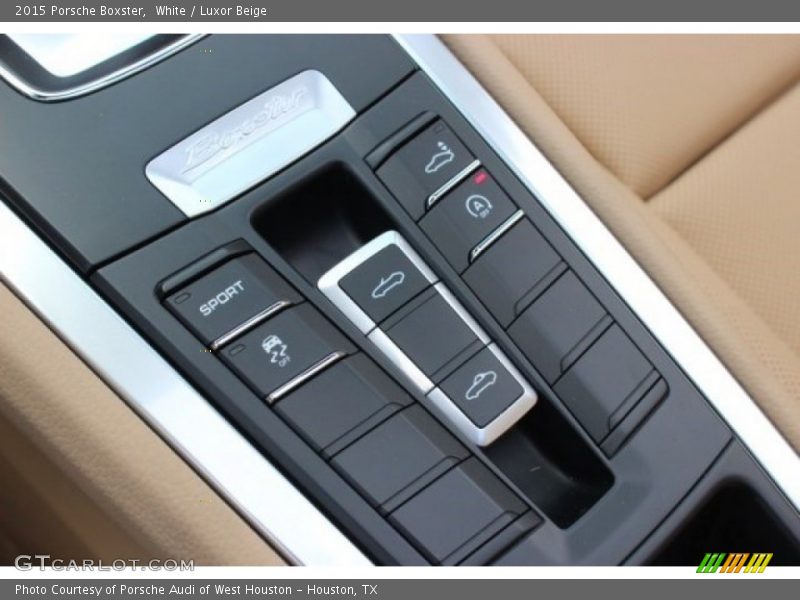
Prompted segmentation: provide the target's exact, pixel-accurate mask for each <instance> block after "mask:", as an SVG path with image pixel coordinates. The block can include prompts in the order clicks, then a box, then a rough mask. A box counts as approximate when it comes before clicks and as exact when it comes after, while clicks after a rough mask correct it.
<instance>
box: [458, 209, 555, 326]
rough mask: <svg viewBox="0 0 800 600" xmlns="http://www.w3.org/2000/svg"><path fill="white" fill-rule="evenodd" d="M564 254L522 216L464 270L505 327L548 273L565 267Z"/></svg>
mask: <svg viewBox="0 0 800 600" xmlns="http://www.w3.org/2000/svg"><path fill="white" fill-rule="evenodd" d="M559 265H563V263H562V262H561V257H560V256H559V255H558V254H556V252H555V250H553V248H552V247H551V246H550V244H548V243H547V241H546V240H545V239H544V237H542V235H541V234H540V233H539V232H538V231H537V230H536V228H535V227H534V226H533V225H532V224H531V223H530V222H529V221H527V220H522V221H520V222H519V223H517V224H516V225H514V227H512V228H511V229H510V230H508V231H507V232H506V233H505V234H503V236H502V237H501V238H500V239H498V240H497V241H496V242H494V243H493V244H492V245H491V246H489V248H488V249H487V250H486V251H485V252H483V253H482V254H481V255H480V256H479V257H478V258H477V259H476V261H475V262H474V263H473V264H472V266H470V268H469V269H467V271H466V272H465V273H464V281H466V282H467V285H469V287H471V288H472V291H474V292H475V294H476V295H477V296H478V298H480V299H481V301H482V302H483V304H484V305H485V306H486V308H487V309H488V310H489V312H490V313H492V315H494V317H495V318H496V319H497V320H498V321H499V322H500V324H501V325H502V326H503V327H508V325H509V324H510V323H511V322H512V321H513V320H514V319H515V318H516V317H517V315H518V314H519V313H520V312H521V311H522V310H523V309H524V308H525V306H527V305H528V304H529V303H530V300H529V298H530V297H531V296H532V295H534V294H536V292H537V291H539V285H538V284H540V283H547V282H552V279H550V278H548V275H551V274H552V275H555V276H557V275H558V274H559V273H561V272H562V271H563V269H564V268H565V267H563V266H562V270H561V271H559V270H558V266H559Z"/></svg>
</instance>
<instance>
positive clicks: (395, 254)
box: [339, 244, 430, 323]
mask: <svg viewBox="0 0 800 600" xmlns="http://www.w3.org/2000/svg"><path fill="white" fill-rule="evenodd" d="M429 285H430V282H429V281H428V280H427V279H426V278H425V276H424V275H423V274H422V273H421V272H420V270H419V269H418V268H417V267H416V266H415V265H414V263H413V262H411V259H409V258H408V256H407V255H406V253H405V252H403V251H402V250H401V249H400V247H399V246H396V245H394V244H391V245H389V246H386V247H385V248H383V249H382V250H380V251H378V252H377V253H375V254H373V255H372V256H371V257H370V258H368V259H367V260H366V261H364V262H363V263H361V264H360V265H359V266H357V267H356V268H355V269H353V270H352V271H351V272H350V273H348V274H347V275H345V276H344V277H343V278H342V279H341V280H340V281H339V286H340V287H341V288H342V289H343V290H344V291H345V293H346V294H347V295H348V296H350V298H352V299H353V301H354V302H355V303H356V304H358V306H359V307H360V308H361V310H363V311H364V312H365V313H367V315H368V316H369V318H370V319H372V320H373V321H374V322H375V323H380V322H381V321H383V320H384V319H385V318H386V317H388V316H389V315H391V314H392V313H393V312H394V311H396V310H397V309H398V308H400V307H401V306H403V305H405V304H406V303H407V302H408V301H409V300H411V299H412V298H414V297H415V296H416V295H417V294H419V293H420V292H422V291H423V290H424V289H426V288H427V287H428V286H429Z"/></svg>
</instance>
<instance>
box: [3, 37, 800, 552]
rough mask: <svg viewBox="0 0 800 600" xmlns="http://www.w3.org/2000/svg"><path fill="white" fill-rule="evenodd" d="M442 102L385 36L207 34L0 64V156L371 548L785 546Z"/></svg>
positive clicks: (642, 347)
mask: <svg viewBox="0 0 800 600" xmlns="http://www.w3.org/2000/svg"><path fill="white" fill-rule="evenodd" d="M436 52H440V53H442V52H446V50H444V49H443V48H441V47H438V46H437V50H436ZM423 66H424V65H423ZM454 100H455V99H454V98H453V97H449V96H447V95H445V93H444V92H443V88H442V86H441V85H440V83H438V82H437V81H436V80H435V77H434V75H433V73H431V72H426V71H423V70H422V69H421V68H420V62H419V60H418V59H417V62H415V60H413V59H412V56H411V55H410V54H409V51H408V48H405V49H404V47H402V46H401V45H399V44H398V43H397V41H395V40H394V39H392V38H390V37H385V36H356V37H348V36H320V37H314V36H274V37H273V36H241V37H239V36H231V37H229V36H217V35H215V36H209V37H205V38H203V39H202V40H200V41H197V42H195V43H194V44H193V45H191V46H189V47H188V48H185V49H182V50H181V51H179V52H177V53H176V54H174V55H173V56H171V57H169V58H166V59H164V60H162V61H160V62H158V63H157V64H154V65H152V66H150V67H149V68H148V69H147V70H145V71H143V72H141V73H139V74H136V75H134V76H131V77H129V78H127V79H124V80H122V81H120V82H118V83H116V84H114V85H111V86H109V87H105V88H103V89H101V90H99V91H96V92H94V93H92V94H90V95H86V96H83V97H80V98H77V99H73V100H69V101H65V102H62V103H58V104H45V103H42V102H40V101H38V100H35V99H32V98H29V97H25V96H24V95H22V94H19V93H18V92H16V91H14V90H13V89H12V88H11V87H10V86H7V85H0V107H2V108H0V111H2V112H3V117H4V120H5V117H7V120H8V122H9V123H10V126H9V132H8V135H4V136H3V137H2V139H0V180H1V181H2V190H3V194H4V196H5V198H4V200H5V201H6V203H7V204H8V206H10V207H12V208H13V210H14V211H15V212H16V214H17V215H18V218H20V219H22V220H24V221H25V222H27V223H28V224H29V226H30V227H32V228H33V229H35V230H36V231H37V232H38V233H39V234H40V235H41V236H42V237H43V238H44V239H46V240H47V241H48V242H49V244H50V245H51V247H52V249H53V250H54V251H55V252H57V253H58V254H60V255H61V257H62V259H63V261H64V262H65V263H66V264H67V265H69V267H70V268H71V269H73V270H74V271H75V272H76V274H77V275H78V277H80V278H82V279H83V280H84V281H85V284H86V286H89V287H91V288H92V289H93V290H95V291H96V292H97V293H99V294H100V295H101V296H102V298H103V300H104V301H105V302H106V303H107V304H108V305H109V306H110V307H113V309H114V310H115V311H117V312H118V313H119V315H121V316H122V317H123V318H124V320H125V321H126V322H127V325H128V326H129V327H130V328H131V333H130V335H138V336H141V338H143V339H144V340H145V341H146V342H147V343H148V344H149V345H150V346H151V347H152V348H153V349H154V350H155V351H156V352H157V353H158V355H159V356H160V358H159V360H163V361H165V362H166V363H167V364H168V365H169V366H170V368H172V369H174V370H175V371H176V372H177V373H178V374H179V375H180V377H181V378H182V379H183V380H185V382H186V383H187V384H188V385H189V386H191V387H192V388H194V389H195V390H196V391H197V392H198V393H199V395H200V396H202V398H203V399H205V401H207V402H208V403H210V405H211V406H213V408H214V409H215V410H216V411H218V413H219V414H221V415H222V416H224V418H225V419H226V420H227V422H229V423H230V424H231V425H233V427H234V428H235V429H236V431H237V432H238V433H239V434H240V435H241V436H243V437H244V438H245V439H246V440H247V442H248V443H249V444H250V445H251V446H252V447H253V448H255V449H256V450H257V451H258V452H259V453H260V454H261V455H263V457H265V458H266V459H267V460H268V462H269V463H271V464H272V465H274V467H276V468H277V470H278V471H279V472H280V473H281V474H282V475H283V477H285V478H286V479H287V480H288V481H289V482H290V483H291V484H292V486H293V487H295V488H296V489H297V490H299V491H300V492H301V494H302V495H303V496H304V497H305V498H307V499H308V500H309V501H310V505H313V507H314V510H317V511H319V512H320V513H321V514H322V515H323V516H324V517H325V519H327V520H328V521H330V523H331V524H332V525H333V526H334V527H335V529H337V530H338V531H340V532H341V533H342V534H343V536H344V537H345V538H346V539H347V540H348V541H349V543H351V544H352V545H353V546H354V547H355V548H356V549H357V550H358V551H359V552H361V553H362V554H363V556H364V557H366V558H367V559H368V560H369V561H370V562H373V563H376V564H416V565H427V564H434V565H440V564H441V565H458V564H468V565H491V564H498V565H527V564H623V563H626V564H696V563H698V562H699V560H700V558H702V554H703V553H704V552H706V551H709V548H710V549H711V550H719V549H721V548H718V546H722V545H725V548H722V549H723V550H724V549H730V550H731V551H733V550H736V551H739V550H742V549H743V548H744V547H745V546H746V548H744V549H750V548H752V550H753V551H764V552H773V550H772V548H779V549H780V551H778V550H774V555H775V559H774V560H775V561H776V563H775V564H778V563H783V564H798V563H799V562H800V517H798V513H797V508H796V506H795V505H793V504H792V502H791V500H790V499H788V498H787V497H786V495H785V491H784V490H782V486H781V485H777V484H776V481H775V478H774V474H771V475H770V474H767V472H766V471H765V470H764V467H763V465H762V464H761V463H760V461H759V460H758V457H755V456H754V455H753V452H752V448H751V447H750V446H749V445H748V444H747V443H745V442H744V441H743V440H742V437H741V435H740V434H739V432H737V431H736V430H735V428H732V427H731V425H730V423H729V420H728V419H727V418H726V415H725V414H720V412H719V409H718V408H717V407H716V405H715V404H714V403H713V402H712V401H710V399H709V397H708V395H707V394H706V393H705V392H704V391H703V390H701V389H700V388H699V386H698V385H697V382H696V381H695V380H693V379H692V378H690V376H689V375H688V374H687V369H686V367H685V366H684V365H683V364H681V362H680V361H679V360H677V359H676V356H674V355H673V354H671V352H670V351H668V349H667V348H665V346H664V343H663V342H662V340H660V339H658V338H657V337H656V336H655V335H654V334H653V331H652V330H651V328H650V327H648V326H647V325H646V324H645V323H644V322H643V320H642V318H641V315H639V314H638V313H637V312H635V311H634V310H632V308H631V302H630V299H627V298H626V297H624V296H622V295H620V293H619V292H618V289H617V288H616V287H614V286H612V284H611V283H610V282H609V280H608V277H607V276H606V274H605V273H601V271H600V270H598V267H597V264H596V263H597V261H596V257H593V256H591V255H587V253H586V252H585V250H584V248H583V247H582V246H580V245H578V244H577V243H576V240H575V239H574V236H572V235H570V233H569V232H568V231H566V230H565V227H564V226H563V223H562V222H560V221H559V220H558V219H557V218H556V217H555V216H554V214H553V212H552V210H551V209H550V208H549V207H546V206H545V203H543V201H542V198H541V197H539V195H537V193H536V188H535V187H534V188H532V187H531V186H529V185H527V183H526V182H525V181H524V180H523V179H521V178H520V177H519V174H518V172H516V169H515V167H514V166H513V165H511V164H510V161H509V160H507V159H506V158H505V157H501V155H500V154H499V153H498V151H497V148H496V147H494V145H492V144H490V141H489V140H488V139H487V137H486V136H485V135H483V134H482V133H480V132H479V131H478V130H476V128H475V126H474V123H473V122H471V121H470V120H468V119H467V117H466V115H465V114H464V112H462V111H461V110H459V109H458V108H457V107H456V106H455V104H454ZM22 115H25V116H26V117H28V118H24V119H23V118H21V117H22ZM98 115H101V116H99V117H98ZM53 132H58V133H57V134H53ZM43 137H47V138H48V139H51V140H52V141H51V143H48V144H46V145H45V146H46V147H43V148H39V149H38V152H37V153H36V156H37V161H36V162H35V163H34V162H32V161H31V160H30V159H31V156H32V152H31V150H33V148H34V143H33V141H32V140H36V139H42V138H43ZM76 139H80V140H81V144H80V145H75V144H74V143H72V142H74V140H76ZM42 168H45V169H47V170H48V173H49V174H50V176H49V177H42V176H41V169H42ZM529 176H530V177H531V178H532V179H534V180H535V179H536V178H537V172H535V171H534V172H531V173H530V175H529ZM542 176H543V177H544V176H547V177H552V174H549V173H548V174H546V175H545V174H544V173H543V174H542ZM550 201H551V202H552V199H550ZM65 268H66V267H65ZM98 335H101V334H98ZM124 359H125V357H124V356H118V357H114V360H118V361H119V360H124ZM152 376H153V374H152V373H148V372H142V373H138V377H141V378H143V379H145V380H146V379H147V378H148V377H152ZM132 402H133V403H134V404H135V403H136V399H132ZM176 402H177V399H176ZM172 409H173V410H174V411H177V412H178V413H179V412H180V410H181V406H179V405H177V404H176V405H174V406H172ZM187 414H188V413H187ZM182 426H183V427H185V428H186V429H188V430H191V429H192V427H193V424H192V422H185V423H183V424H182ZM201 433H202V434H203V435H206V436H209V438H212V437H213V436H214V435H215V434H214V431H206V432H201ZM775 435H776V436H777V435H778V434H777V433H776V434H775ZM220 452H221V453H222V454H223V456H221V457H220V458H221V460H224V458H225V457H224V454H225V449H224V448H221V449H220ZM788 456H789V459H790V460H794V461H796V459H797V457H796V455H792V453H791V451H790V453H789V454H788ZM791 466H792V465H790V467H791ZM793 467H794V468H796V462H795V463H794V465H793ZM154 468H155V466H154ZM265 493H266V495H265V497H264V498H263V501H264V502H267V503H268V502H270V501H271V499H270V498H269V497H268V494H269V492H268V491H266V492H265ZM251 501H252V499H251ZM233 504H234V505H235V506H237V502H236V497H235V496H234V497H233ZM742 507H745V508H742ZM237 508H239V509H240V510H242V512H243V513H245V514H247V513H248V510H249V509H248V507H247V506H246V505H244V504H238V506H237ZM750 508H752V510H749V509H750ZM743 514H745V515H750V516H751V517H750V518H752V519H757V520H758V526H757V527H752V526H751V524H748V523H745V521H747V519H744V520H743V519H742V518H741V517H742V515H743ZM737 515H738V516H737ZM293 518H296V519H302V515H298V514H295V515H294V516H293ZM272 541H273V542H274V543H276V544H277V545H279V546H283V545H285V544H286V543H287V542H286V540H281V539H278V540H275V539H273V540H272ZM733 546H735V548H734V547H733ZM698 553H700V555H699V557H698ZM323 560H324V559H323ZM298 562H302V559H301V560H300V561H298Z"/></svg>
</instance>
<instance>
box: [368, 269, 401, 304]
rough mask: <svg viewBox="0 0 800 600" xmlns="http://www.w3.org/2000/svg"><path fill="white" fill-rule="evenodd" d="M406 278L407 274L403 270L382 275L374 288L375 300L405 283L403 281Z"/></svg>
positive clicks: (373, 295)
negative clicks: (385, 275)
mask: <svg viewBox="0 0 800 600" xmlns="http://www.w3.org/2000/svg"><path fill="white" fill-rule="evenodd" d="M405 280H406V274H405V273H404V272H403V271H395V272H394V273H392V274H391V275H389V276H388V277H381V280H380V281H379V282H378V285H376V286H375V289H373V290H372V297H373V298H374V299H375V300H378V299H380V298H383V297H384V296H386V294H388V293H389V292H391V291H392V290H393V289H394V288H396V287H398V286H400V285H403V282H404V281H405Z"/></svg>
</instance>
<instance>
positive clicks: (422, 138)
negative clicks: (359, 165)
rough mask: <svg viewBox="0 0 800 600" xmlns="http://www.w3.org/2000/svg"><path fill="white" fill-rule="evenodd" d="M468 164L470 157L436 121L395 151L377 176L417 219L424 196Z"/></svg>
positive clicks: (448, 131)
mask: <svg viewBox="0 0 800 600" xmlns="http://www.w3.org/2000/svg"><path fill="white" fill-rule="evenodd" d="M472 161H473V158H472V155H471V154H470V153H469V151H468V150H467V149H466V148H465V147H464V145H463V144H462V143H461V142H460V141H459V139H458V138H457V137H456V136H455V134H454V133H453V132H452V131H450V129H449V128H448V127H447V125H445V124H444V123H443V122H442V121H437V122H435V123H434V124H433V125H431V126H430V127H428V128H427V129H425V130H424V131H423V132H422V133H420V134H419V135H417V136H416V137H415V138H413V139H412V140H411V141H409V142H407V143H406V144H405V145H404V146H403V147H401V148H400V149H399V150H398V151H397V152H395V153H394V154H393V155H392V157H391V158H389V160H387V161H386V162H385V163H384V164H383V166H381V167H380V168H379V169H378V171H377V173H378V177H380V179H381V181H383V183H384V184H386V187H388V188H389V190H390V191H391V192H392V194H394V196H395V197H396V198H397V199H398V200H399V201H400V203H401V204H402V205H403V207H404V208H405V209H406V210H407V211H408V213H409V214H410V215H411V216H412V217H413V218H414V220H417V219H419V218H420V217H421V216H422V215H423V214H424V213H425V206H426V202H427V200H428V196H430V195H431V194H432V193H433V192H435V191H436V190H438V189H439V188H440V187H442V186H443V185H444V184H445V183H447V182H448V181H450V179H452V178H453V177H454V176H456V175H457V174H459V173H460V172H461V171H463V170H464V169H465V168H466V167H467V166H468V165H469V164H470V163H471V162H472Z"/></svg>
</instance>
